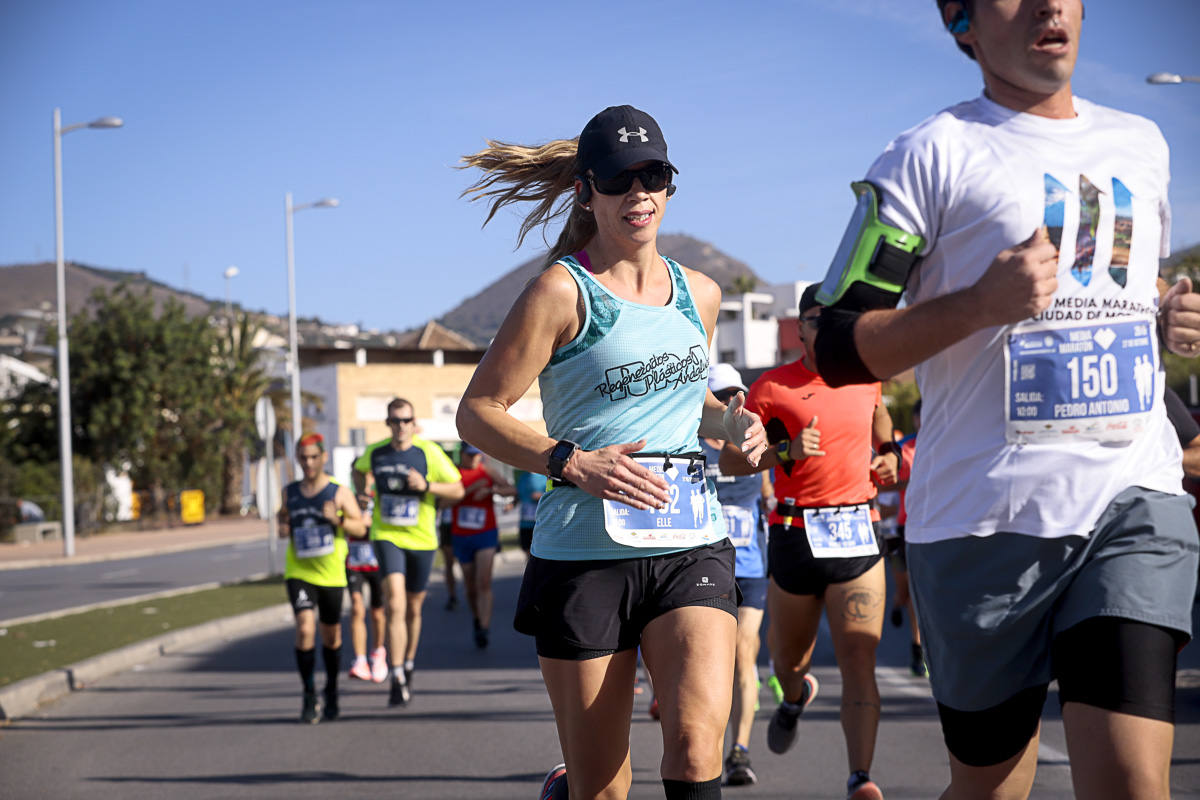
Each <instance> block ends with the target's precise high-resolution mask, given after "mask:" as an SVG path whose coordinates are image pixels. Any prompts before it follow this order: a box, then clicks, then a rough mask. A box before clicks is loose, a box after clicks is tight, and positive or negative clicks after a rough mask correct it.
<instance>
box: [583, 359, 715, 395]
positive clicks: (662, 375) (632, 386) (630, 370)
mask: <svg viewBox="0 0 1200 800" xmlns="http://www.w3.org/2000/svg"><path fill="white" fill-rule="evenodd" d="M702 380H708V354H707V353H705V351H704V348H703V347H702V346H700V345H692V347H691V349H689V350H688V352H687V353H686V354H684V355H683V357H680V356H678V355H676V354H674V353H659V354H658V355H656V356H651V357H650V358H649V359H648V360H646V361H631V362H629V363H628V364H621V365H620V366H617V367H611V368H609V369H606V370H605V371H604V383H601V384H599V385H597V386H596V391H598V392H600V394H601V396H604V397H607V398H608V399H609V400H612V401H614V402H615V401H617V400H624V399H625V398H626V397H629V396H630V395H633V396H634V397H641V396H642V395H645V394H648V393H649V392H652V391H653V392H658V391H662V390H663V389H669V388H671V387H673V386H679V385H682V384H685V383H693V382H695V381H702Z"/></svg>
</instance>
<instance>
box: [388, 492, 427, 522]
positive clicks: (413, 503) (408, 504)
mask: <svg viewBox="0 0 1200 800" xmlns="http://www.w3.org/2000/svg"><path fill="white" fill-rule="evenodd" d="M420 511H421V498H419V497H416V496H414V495H406V494H384V495H380V496H379V518H380V519H381V520H383V521H384V522H386V523H387V524H389V525H398V526H402V527H411V526H413V525H416V524H417V515H418V514H419V513H420Z"/></svg>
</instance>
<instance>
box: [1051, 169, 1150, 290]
mask: <svg viewBox="0 0 1200 800" xmlns="http://www.w3.org/2000/svg"><path fill="white" fill-rule="evenodd" d="M1102 194H1103V191H1102V190H1101V189H1100V188H1099V187H1097V186H1096V185H1095V184H1094V183H1092V181H1091V180H1089V179H1088V177H1087V176H1086V175H1080V176H1079V198H1078V203H1079V227H1078V229H1077V230H1076V232H1075V259H1074V261H1073V262H1072V263H1071V276H1072V277H1073V278H1075V280H1077V281H1079V283H1080V284H1081V285H1083V286H1087V285H1088V284H1089V283H1091V281H1092V267H1093V266H1094V261H1095V257H1096V242H1097V235H1098V232H1099V230H1100V217H1101V203H1100V197H1101V195H1102ZM1069 195H1070V191H1069V190H1068V189H1067V187H1066V186H1065V185H1064V184H1063V183H1062V181H1060V180H1058V179H1057V178H1055V177H1054V176H1053V175H1051V174H1050V173H1049V172H1047V173H1046V174H1045V210H1044V211H1043V215H1042V222H1043V224H1044V225H1045V226H1046V234H1047V236H1048V238H1049V239H1050V243H1051V244H1053V245H1054V248H1055V249H1056V250H1058V249H1059V248H1060V247H1061V245H1062V234H1063V225H1064V221H1065V217H1066V204H1067V198H1068V196H1069ZM1112 203H1113V210H1114V213H1113V233H1112V236H1113V238H1112V248H1111V255H1110V257H1109V264H1108V274H1109V277H1111V278H1112V279H1113V281H1114V282H1115V283H1116V284H1117V285H1118V286H1120V287H1121V288H1125V284H1126V282H1127V281H1128V278H1129V248H1130V243H1131V242H1132V240H1133V195H1132V194H1131V193H1130V191H1129V189H1128V188H1127V187H1126V186H1125V184H1123V183H1122V182H1121V181H1120V179H1118V178H1113V179H1112Z"/></svg>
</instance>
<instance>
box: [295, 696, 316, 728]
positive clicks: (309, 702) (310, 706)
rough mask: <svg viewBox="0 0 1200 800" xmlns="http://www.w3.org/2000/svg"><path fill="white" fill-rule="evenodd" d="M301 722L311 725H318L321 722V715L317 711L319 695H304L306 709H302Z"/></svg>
mask: <svg viewBox="0 0 1200 800" xmlns="http://www.w3.org/2000/svg"><path fill="white" fill-rule="evenodd" d="M300 721H301V722H304V723H307V724H309V725H316V724H317V723H318V722H320V721H321V715H320V713H319V712H318V709H317V693H316V692H305V693H304V707H303V708H302V709H300Z"/></svg>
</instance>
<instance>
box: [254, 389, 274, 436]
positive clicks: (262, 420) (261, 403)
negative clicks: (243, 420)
mask: <svg viewBox="0 0 1200 800" xmlns="http://www.w3.org/2000/svg"><path fill="white" fill-rule="evenodd" d="M254 427H256V428H258V435H259V436H260V437H261V438H262V439H264V440H266V441H267V442H270V441H271V440H272V439H273V438H275V406H273V405H271V398H269V397H266V396H263V397H260V398H258V402H257V403H255V404H254ZM268 446H270V445H268Z"/></svg>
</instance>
